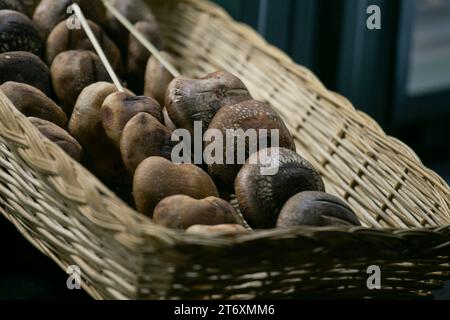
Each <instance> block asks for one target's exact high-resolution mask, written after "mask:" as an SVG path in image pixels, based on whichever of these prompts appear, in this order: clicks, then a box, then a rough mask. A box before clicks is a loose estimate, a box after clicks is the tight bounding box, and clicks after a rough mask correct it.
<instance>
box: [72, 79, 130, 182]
mask: <svg viewBox="0 0 450 320" xmlns="http://www.w3.org/2000/svg"><path fill="white" fill-rule="evenodd" d="M116 91H117V88H116V87H115V86H114V85H113V84H112V83H108V82H96V83H94V84H91V85H90V86H88V87H86V88H84V89H83V91H81V93H80V95H79V96H78V100H77V102H76V104H75V107H74V110H73V113H72V117H71V118H70V121H69V133H70V134H71V135H72V136H73V137H74V138H75V139H77V140H78V142H79V143H80V144H81V146H82V147H83V149H84V151H85V164H86V167H87V168H88V169H89V170H90V171H91V172H92V173H94V174H95V175H96V176H97V177H98V178H100V179H101V180H102V181H103V182H105V183H106V184H107V185H109V186H117V185H128V184H130V183H131V177H130V176H129V174H128V172H127V171H126V169H125V166H124V165H123V161H122V158H121V156H120V152H119V150H118V148H117V147H116V146H115V145H114V144H113V143H112V141H111V140H110V139H109V138H108V137H107V136H106V133H105V130H104V128H103V124H102V121H101V117H100V109H101V106H102V104H103V102H104V101H105V99H106V97H107V96H109V95H110V94H112V93H113V92H116ZM130 94H131V93H130Z"/></svg>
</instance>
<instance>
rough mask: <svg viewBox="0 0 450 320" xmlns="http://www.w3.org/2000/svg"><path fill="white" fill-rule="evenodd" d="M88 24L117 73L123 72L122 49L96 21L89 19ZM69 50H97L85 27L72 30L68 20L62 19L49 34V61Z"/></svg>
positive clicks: (47, 56)
mask: <svg viewBox="0 0 450 320" xmlns="http://www.w3.org/2000/svg"><path fill="white" fill-rule="evenodd" d="M88 24H89V26H90V27H91V29H92V32H93V33H94V35H95V37H96V39H97V40H98V43H99V44H100V46H101V47H102V49H103V50H104V52H105V56H106V57H107V58H108V61H109V62H110V63H111V66H112V67H113V69H114V70H115V71H116V72H117V73H119V74H121V73H122V71H123V69H122V58H121V53H120V50H119V49H118V48H117V46H116V44H115V43H114V42H113V41H112V40H111V39H110V38H109V37H108V36H107V35H106V33H105V32H103V30H102V29H101V28H100V27H99V26H98V25H97V24H96V23H95V22H93V21H90V20H88ZM68 50H90V51H93V52H95V49H94V47H93V46H92V43H91V41H90V40H89V38H88V36H87V35H86V33H85V31H84V30H83V29H80V30H78V29H75V30H70V29H68V28H67V25H66V21H62V22H60V23H59V24H58V25H57V26H56V27H55V28H54V29H53V30H52V32H51V33H50V35H49V36H48V39H47V51H46V59H47V63H48V64H49V65H51V64H52V62H53V60H54V59H55V57H56V56H57V55H59V54H60V53H62V52H64V51H68Z"/></svg>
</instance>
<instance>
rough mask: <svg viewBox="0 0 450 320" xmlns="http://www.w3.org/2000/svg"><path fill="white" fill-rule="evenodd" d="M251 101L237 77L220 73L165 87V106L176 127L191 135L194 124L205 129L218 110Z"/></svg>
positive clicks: (178, 79)
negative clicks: (200, 124)
mask: <svg viewBox="0 0 450 320" xmlns="http://www.w3.org/2000/svg"><path fill="white" fill-rule="evenodd" d="M250 99H252V97H251V96H250V93H249V91H248V89H247V87H246V86H245V85H244V83H243V82H242V81H241V80H240V79H239V78H237V77H236V76H234V75H232V74H231V73H228V72H225V71H220V72H214V73H211V74H209V75H207V76H206V77H204V78H201V79H190V78H187V77H177V78H175V79H174V80H173V81H172V82H171V83H170V84H169V87H168V88H167V93H166V101H165V107H166V109H167V112H168V114H169V116H170V119H172V121H173V123H174V124H175V125H176V126H177V128H183V129H187V130H189V131H190V132H191V134H193V132H194V122H195V121H201V123H202V125H203V130H206V129H207V128H208V126H209V124H210V122H211V120H212V119H213V118H214V116H215V115H216V113H217V112H218V111H219V109H220V108H222V107H224V106H228V105H233V104H236V103H239V102H242V101H247V100H250Z"/></svg>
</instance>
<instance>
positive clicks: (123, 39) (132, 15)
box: [106, 0, 157, 54]
mask: <svg viewBox="0 0 450 320" xmlns="http://www.w3.org/2000/svg"><path fill="white" fill-rule="evenodd" d="M110 3H111V5H112V6H113V7H114V8H116V10H117V11H119V12H120V13H121V14H122V15H123V16H124V17H125V18H127V19H128V21H130V22H131V23H132V24H135V23H137V22H139V21H146V22H148V23H150V24H151V25H157V21H156V18H155V15H154V14H153V12H152V10H151V8H150V7H149V6H148V5H147V3H145V1H143V0H111V1H110ZM137 8H139V9H137ZM106 15H107V27H106V30H107V32H108V33H109V34H110V35H111V37H112V38H113V39H114V40H115V41H116V43H117V44H118V45H119V47H120V48H121V49H122V53H123V54H126V50H127V48H128V36H129V32H128V30H127V29H126V28H125V27H124V26H123V25H122V24H121V23H120V22H119V21H118V20H117V19H116V18H115V17H114V15H113V14H112V13H110V12H109V11H108V12H107V13H106Z"/></svg>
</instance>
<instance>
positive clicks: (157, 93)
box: [144, 51, 174, 106]
mask: <svg viewBox="0 0 450 320" xmlns="http://www.w3.org/2000/svg"><path fill="white" fill-rule="evenodd" d="M161 55H162V56H163V58H164V59H166V60H167V61H169V62H170V63H172V64H173V63H174V59H173V57H172V56H171V55H169V54H168V53H167V52H165V51H162V52H161ZM172 80H173V76H172V74H171V73H170V72H169V71H168V70H167V69H166V67H164V66H163V65H162V64H161V63H160V62H159V61H158V59H156V57H155V56H151V57H150V58H149V59H148V62H147V68H146V70H145V85H144V95H146V96H149V97H152V98H153V99H155V100H156V101H158V102H159V104H160V105H161V106H164V103H165V99H166V91H167V87H168V86H169V84H170V82H171V81H172Z"/></svg>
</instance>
